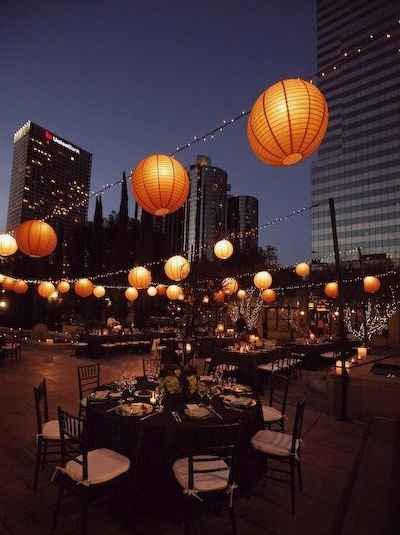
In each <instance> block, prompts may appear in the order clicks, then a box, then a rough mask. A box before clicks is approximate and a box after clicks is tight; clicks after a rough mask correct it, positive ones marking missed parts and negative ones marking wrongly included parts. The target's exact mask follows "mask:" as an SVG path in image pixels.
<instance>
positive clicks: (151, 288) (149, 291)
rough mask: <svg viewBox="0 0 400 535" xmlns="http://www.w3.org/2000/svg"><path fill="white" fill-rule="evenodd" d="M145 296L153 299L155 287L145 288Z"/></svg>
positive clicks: (155, 293) (155, 291)
mask: <svg viewBox="0 0 400 535" xmlns="http://www.w3.org/2000/svg"><path fill="white" fill-rule="evenodd" d="M147 295H149V296H150V297H155V296H156V295H157V288H156V287H155V286H150V287H149V288H147Z"/></svg>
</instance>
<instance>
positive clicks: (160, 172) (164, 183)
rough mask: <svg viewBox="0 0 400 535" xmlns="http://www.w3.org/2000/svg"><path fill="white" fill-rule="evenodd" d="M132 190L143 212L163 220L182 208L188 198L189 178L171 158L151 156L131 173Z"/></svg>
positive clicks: (158, 155) (178, 163) (183, 169)
mask: <svg viewBox="0 0 400 535" xmlns="http://www.w3.org/2000/svg"><path fill="white" fill-rule="evenodd" d="M132 190H133V194H134V196H135V198H136V200H137V202H138V204H139V205H140V206H141V207H142V208H143V209H144V210H146V212H150V213H151V214H153V215H156V216H163V215H167V214H171V213H172V212H175V211H176V210H178V208H180V207H181V206H182V205H183V204H184V202H185V201H186V199H187V196H188V194H189V177H188V174H187V172H186V169H185V168H184V167H183V165H182V164H181V163H180V162H178V160H175V158H172V157H171V156H167V155H166V154H152V155H151V156H147V158H144V160H142V161H141V162H139V164H138V165H137V166H136V168H135V169H134V170H133V171H132Z"/></svg>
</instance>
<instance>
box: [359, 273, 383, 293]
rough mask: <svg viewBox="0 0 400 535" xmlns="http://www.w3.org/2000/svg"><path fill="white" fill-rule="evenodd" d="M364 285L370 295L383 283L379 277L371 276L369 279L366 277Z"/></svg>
mask: <svg viewBox="0 0 400 535" xmlns="http://www.w3.org/2000/svg"><path fill="white" fill-rule="evenodd" d="M363 285H364V291H365V292H367V293H369V294H374V293H376V292H377V291H378V290H379V288H380V287H381V281H380V280H379V279H378V278H377V277H372V276H371V275H369V276H368V277H364V280H363Z"/></svg>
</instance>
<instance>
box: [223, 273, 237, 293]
mask: <svg viewBox="0 0 400 535" xmlns="http://www.w3.org/2000/svg"><path fill="white" fill-rule="evenodd" d="M238 288H239V285H238V283H237V280H236V279H234V278H233V277H227V278H226V279H224V280H223V281H222V291H223V292H224V294H225V295H233V294H234V293H236V292H237V291H238Z"/></svg>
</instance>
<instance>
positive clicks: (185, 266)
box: [164, 255, 190, 282]
mask: <svg viewBox="0 0 400 535" xmlns="http://www.w3.org/2000/svg"><path fill="white" fill-rule="evenodd" d="M164 271H165V274H166V275H167V277H168V278H169V279H171V280H173V281H175V282H179V281H182V280H184V279H186V278H187V276H188V275H189V273H190V263H189V261H188V260H186V258H184V257H183V256H180V255H176V256H172V257H171V258H170V259H169V260H167V262H166V263H165V266H164Z"/></svg>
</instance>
